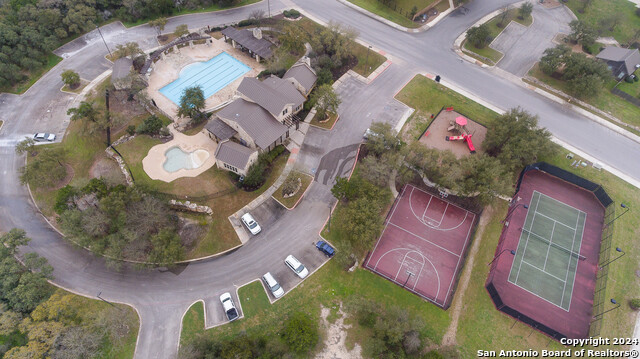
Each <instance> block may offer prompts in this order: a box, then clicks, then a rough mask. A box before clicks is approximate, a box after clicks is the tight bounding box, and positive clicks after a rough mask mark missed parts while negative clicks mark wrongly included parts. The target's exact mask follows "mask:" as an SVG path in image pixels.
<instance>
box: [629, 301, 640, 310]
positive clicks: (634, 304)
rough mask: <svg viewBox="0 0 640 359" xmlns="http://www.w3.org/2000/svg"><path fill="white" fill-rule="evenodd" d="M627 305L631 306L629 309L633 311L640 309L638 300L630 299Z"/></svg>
mask: <svg viewBox="0 0 640 359" xmlns="http://www.w3.org/2000/svg"><path fill="white" fill-rule="evenodd" d="M629 305H630V306H631V309H633V310H638V309H640V298H634V299H631V300H630V301H629Z"/></svg>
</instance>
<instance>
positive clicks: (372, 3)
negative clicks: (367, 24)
mask: <svg viewBox="0 0 640 359" xmlns="http://www.w3.org/2000/svg"><path fill="white" fill-rule="evenodd" d="M349 2H350V3H353V4H355V5H358V6H360V7H361V8H363V9H365V10H367V11H370V12H372V13H374V14H376V15H379V16H382V17H383V18H385V19H387V20H391V21H393V22H395V23H396V24H398V25H402V26H405V27H409V28H416V27H419V26H420V25H422V24H421V23H418V22H413V21H411V19H410V18H409V14H410V13H411V9H413V7H414V6H415V7H416V8H417V9H418V11H420V10H422V9H424V8H426V7H427V6H429V5H431V4H433V3H434V2H435V0H396V1H395V2H394V5H392V6H393V7H389V6H386V5H384V4H383V3H382V2H381V1H378V0H349ZM443 2H448V0H443ZM447 8H448V7H447Z"/></svg>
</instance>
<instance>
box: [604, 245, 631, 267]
mask: <svg viewBox="0 0 640 359" xmlns="http://www.w3.org/2000/svg"><path fill="white" fill-rule="evenodd" d="M616 252H620V253H622V254H621V255H619V256H617V257H616V258H614V259H612V260H610V261H608V262H607V263H605V264H603V265H601V266H600V269H602V268H604V267H606V266H608V265H609V264H611V263H613V262H615V261H617V260H618V259H620V258H622V257H624V255H625V254H627V253H626V252H625V251H623V250H622V249H620V247H616Z"/></svg>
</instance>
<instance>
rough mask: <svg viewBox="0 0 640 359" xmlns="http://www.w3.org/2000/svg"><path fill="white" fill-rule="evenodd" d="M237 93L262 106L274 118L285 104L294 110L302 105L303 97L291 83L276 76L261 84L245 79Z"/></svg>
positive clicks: (248, 78)
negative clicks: (290, 105)
mask: <svg viewBox="0 0 640 359" xmlns="http://www.w3.org/2000/svg"><path fill="white" fill-rule="evenodd" d="M238 92H240V93H241V94H243V95H245V96H246V97H247V98H249V99H250V100H251V101H253V102H255V103H257V104H258V105H260V106H262V107H263V108H264V109H265V110H267V111H269V112H270V113H271V114H272V115H273V116H274V117H277V116H279V115H280V114H281V113H282V111H283V110H284V109H285V107H286V105H287V104H292V105H293V107H294V108H296V107H297V106H298V105H301V104H302V103H304V96H302V95H301V94H300V92H299V91H298V90H297V89H296V87H295V86H294V85H293V84H292V83H290V82H289V81H285V80H282V79H281V78H278V77H276V76H271V77H269V78H268V79H266V80H264V81H263V82H260V80H258V79H256V78H253V77H245V78H243V79H242V82H240V86H238Z"/></svg>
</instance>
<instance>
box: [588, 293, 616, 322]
mask: <svg viewBox="0 0 640 359" xmlns="http://www.w3.org/2000/svg"><path fill="white" fill-rule="evenodd" d="M611 303H613V305H616V306H615V307H614V308H611V309H609V310H605V311H604V312H602V313H600V314H597V315H596V316H594V317H593V319H594V321H595V320H596V318H598V317H600V316H602V315H604V314H605V313H609V312H610V311H612V310H616V309H618V308H620V303H618V302H617V301H616V300H615V299H613V298H611Z"/></svg>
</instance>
